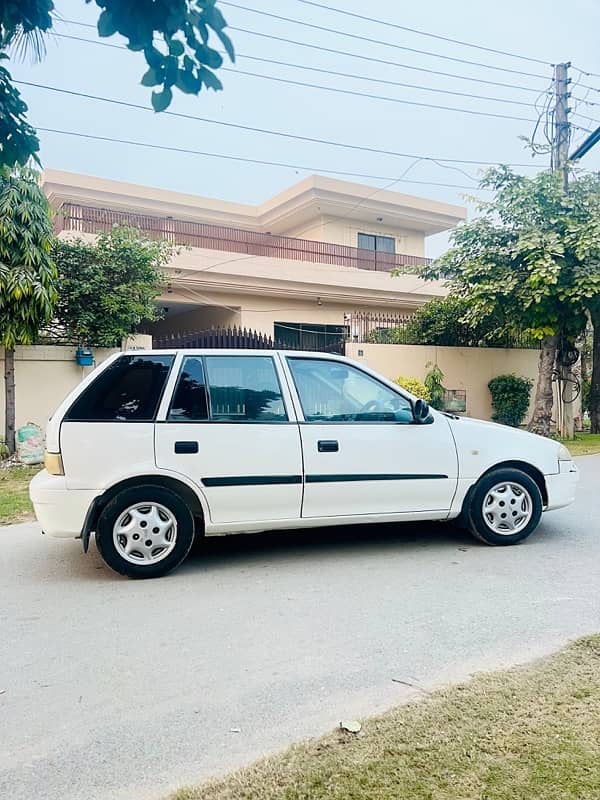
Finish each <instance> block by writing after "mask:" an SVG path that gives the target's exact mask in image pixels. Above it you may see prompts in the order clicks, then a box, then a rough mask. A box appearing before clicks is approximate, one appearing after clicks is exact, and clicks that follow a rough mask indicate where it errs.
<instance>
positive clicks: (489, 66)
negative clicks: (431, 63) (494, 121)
mask: <svg viewBox="0 0 600 800" xmlns="http://www.w3.org/2000/svg"><path fill="white" fill-rule="evenodd" d="M220 3H221V5H223V6H229V7H231V8H237V9H240V10H242V11H249V12H250V13H252V14H260V15H261V16H263V17H269V18H271V19H278V20H281V21H282V22H291V23H293V24H294V25H302V26H303V27H305V28H312V29H313V30H317V31H322V32H324V33H333V34H335V35H338V36H347V37H348V38H350V39H357V40H359V41H361V42H369V44H377V45H380V46H383V47H393V48H395V49H396V50H405V51H407V52H409V53H418V54H420V55H425V56H432V57H433V58H440V59H442V60H444V61H454V62H456V63H458V64H469V65H470V66H473V67H484V68H485V69H495V70H499V71H500V72H510V73H511V74H513V75H525V76H527V77H529V78H539V79H540V80H544V81H545V80H546V79H547V76H546V75H540V74H539V73H536V72H524V71H523V70H518V69H509V68H508V67H497V66H495V65H493V64H484V63H482V62H480V61H470V60H469V59H466V58H455V57H454V56H445V55H441V54H440V53H432V52H431V51H428V50H419V49H417V48H414V47H406V46H405V45H400V44H395V43H393V42H385V41H382V40H381V39H372V38H370V37H369V36H360V35H359V34H356V33H347V32H346V31H340V30H336V29H335V28H327V27H325V26H324V25H315V24H314V23H312V22H304V21H303V20H299V19H293V18H292V17H282V16H280V15H279V14H272V13H271V12H269V11H260V10H258V9H256V8H248V6H241V5H238V4H237V3H232V2H230V0H220Z"/></svg>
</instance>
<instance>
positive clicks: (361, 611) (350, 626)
mask: <svg viewBox="0 0 600 800" xmlns="http://www.w3.org/2000/svg"><path fill="white" fill-rule="evenodd" d="M580 467H581V470H582V486H581V491H580V493H579V498H578V501H577V504H576V505H575V506H574V507H572V508H571V509H567V510H564V511H558V512H553V513H552V514H549V515H547V516H546V517H545V518H544V521H543V523H542V525H541V527H540V529H539V530H538V532H537V534H535V535H534V537H533V538H532V539H530V540H529V541H528V542H527V543H525V544H523V545H521V546H519V547H512V548H498V549H492V548H487V547H484V546H481V545H478V544H477V543H476V542H474V541H473V540H471V539H470V538H468V537H467V536H466V535H464V534H462V533H461V532H459V531H456V530H454V529H452V528H450V527H448V526H441V525H439V526H438V525H420V526H404V527H400V526H390V527H385V528H382V527H378V528H375V529H373V528H369V529H365V528H363V529H345V530H343V531H341V530H338V531H320V532H316V533H312V532H311V533H310V534H286V535H279V534H278V535H270V536H267V535H264V536H260V537H256V536H255V537H230V538H228V539H226V540H219V541H212V542H211V543H210V544H209V545H208V546H204V548H203V549H202V550H200V551H199V552H198V553H197V554H196V555H195V556H194V557H193V558H192V559H191V560H189V561H188V563H187V564H186V565H184V567H183V568H182V569H180V570H179V571H178V572H177V573H175V574H174V575H172V576H171V577H169V578H166V579H162V580H159V581H147V582H134V581H128V580H125V579H121V578H119V577H117V576H115V575H113V574H112V573H111V572H109V571H108V569H106V568H105V567H104V566H103V565H102V563H101V562H100V560H99V558H98V556H97V554H96V553H95V551H93V550H92V552H91V553H90V554H89V555H88V556H87V557H86V556H84V555H83V554H82V553H81V548H80V546H79V543H77V542H71V541H67V542H65V541H62V542H61V541H56V540H47V539H45V538H42V537H41V536H40V534H39V530H38V529H37V527H36V526H35V525H16V526H11V527H7V528H3V529H1V530H0V567H1V569H2V581H1V586H0V624H1V628H0V691H1V690H4V692H3V693H2V694H0V797H6V798H8V797H10V798H11V800H31V798H32V797H36V798H42V797H43V798H44V800H83V799H84V798H85V800H125V799H126V800H147V799H148V800H155V798H157V797H160V796H162V795H163V794H164V793H165V792H167V791H168V790H170V789H172V788H175V787H176V786H178V785H180V784H182V783H185V782H191V781H195V780H197V779H199V778H203V777H205V776H208V775H211V774H215V773H217V772H219V771H222V770H225V769H228V768H230V767H234V766H238V765H240V764H242V763H244V762H246V761H249V760H251V759H254V758H255V757H257V756H260V755H261V754H263V753H265V752H269V751H271V750H273V749H278V748H281V747H283V746H284V745H286V744H287V743H288V742H291V741H294V740H297V739H299V738H302V737H304V736H307V735H313V734H318V733H320V732H321V731H324V730H328V729H330V728H332V727H334V726H335V725H336V724H337V723H338V722H339V721H340V719H341V718H344V717H346V718H347V717H354V716H357V715H366V714H370V713H373V712H375V711H378V710H381V709H384V708H386V707H390V706H392V705H394V704H395V703H397V702H400V701H402V700H404V699H406V697H407V693H408V692H409V691H410V690H409V689H407V688H406V687H403V686H402V685H400V684H398V683H395V682H393V681H392V678H396V679H400V680H406V681H409V682H418V683H419V684H420V685H422V686H427V687H430V686H433V685H436V684H439V683H441V682H445V681H448V680H454V679H457V678H462V677H465V676H467V675H468V674H470V673H471V672H473V671H474V670H480V669H487V668H494V667H497V666H501V665H506V664H512V663H517V662H520V661H524V660H527V659H529V658H532V657H535V656H537V655H540V654H543V653H546V652H549V651H551V650H553V649H555V648H557V647H559V646H560V645H562V644H563V643H564V642H566V641H567V640H569V639H570V638H573V637H575V636H579V635H581V634H585V633H588V632H592V631H598V630H600V593H599V591H598V587H599V586H600V525H599V516H600V515H599V511H600V500H599V497H598V487H599V486H600V456H598V457H594V456H592V457H588V458H583V459H580ZM237 728H239V729H241V732H233V731H232V729H237Z"/></svg>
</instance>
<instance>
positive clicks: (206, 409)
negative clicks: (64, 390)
mask: <svg viewBox="0 0 600 800" xmlns="http://www.w3.org/2000/svg"><path fill="white" fill-rule="evenodd" d="M278 368H279V362H278V360H277V359H276V356H275V354H274V353H262V352H261V353H257V352H251V353H244V354H238V353H235V354H232V353H231V352H227V351H212V352H210V353H205V354H201V353H197V354H194V353H190V354H189V355H188V354H187V353H186V354H184V355H183V356H180V360H179V362H178V374H177V378H176V381H175V385H174V389H173V391H172V393H171V396H170V397H168V398H166V399H165V401H164V402H163V405H162V407H161V412H160V414H159V419H158V421H157V424H156V430H155V449H156V463H157V466H158V467H159V468H163V469H168V470H171V471H174V472H178V473H181V474H184V475H186V476H188V477H189V478H190V479H192V480H193V481H194V482H195V483H197V484H198V485H200V486H202V489H203V491H204V494H205V496H206V498H207V502H208V505H209V512H210V518H211V522H212V523H215V524H241V523H247V522H260V521H265V522H266V523H267V524H268V522H269V521H273V522H275V521H277V520H283V519H298V518H299V517H300V509H301V503H302V453H301V448H300V435H299V431H298V424H297V420H296V418H295V414H294V409H293V404H292V402H291V396H290V392H289V389H288V387H287V384H286V382H285V381H281V380H280V375H279V371H278Z"/></svg>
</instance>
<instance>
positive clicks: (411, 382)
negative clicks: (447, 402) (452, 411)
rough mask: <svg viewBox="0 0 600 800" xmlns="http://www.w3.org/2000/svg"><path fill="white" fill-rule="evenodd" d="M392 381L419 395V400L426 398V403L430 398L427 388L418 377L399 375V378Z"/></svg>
mask: <svg viewBox="0 0 600 800" xmlns="http://www.w3.org/2000/svg"><path fill="white" fill-rule="evenodd" d="M394 383H397V384H398V386H401V387H402V388H403V389H406V391H407V392H410V393H411V394H414V396H415V397H420V398H421V400H427V402H428V403H429V401H430V400H431V394H430V393H429V389H428V388H427V387H426V386H425V384H424V383H423V382H422V381H420V380H419V379H418V378H405V377H404V376H403V375H400V377H399V378H396V380H395V381H394Z"/></svg>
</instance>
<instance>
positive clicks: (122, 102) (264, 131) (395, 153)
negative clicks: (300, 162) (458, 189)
mask: <svg viewBox="0 0 600 800" xmlns="http://www.w3.org/2000/svg"><path fill="white" fill-rule="evenodd" d="M14 82H15V83H17V84H19V85H22V86H31V87H33V88H35V89H44V90H47V91H51V92H57V93H59V94H67V95H71V96H74V97H80V98H83V99H85V100H97V101H99V102H103V103H112V104H114V105H118V106H124V107H125V108H133V109H138V110H141V111H147V112H152V113H154V112H153V111H152V109H151V108H148V107H147V106H143V105H141V104H139V103H131V102H129V101H126V100H117V99H115V98H112V97H102V96H100V95H94V94H88V93H86V92H76V91H74V90H73V89H60V88H58V87H56V86H47V85H44V84H41V83H32V82H30V81H14ZM161 114H162V115H164V116H170V117H178V118H180V119H189V120H194V121H196V122H205V123H207V124H210V125H219V126H222V127H225V128H235V129H237V130H243V131H250V132H252V133H262V134H266V135H268V136H279V137H282V138H284V139H295V140H297V141H300V142H310V143H311V144H325V145H329V146H331V147H342V148H345V149H347V150H360V151H363V152H365V153H376V154H378V155H386V156H397V157H399V158H418V159H420V160H422V161H433V162H443V163H448V164H471V165H474V166H484V167H485V166H496V165H497V164H498V162H497V161H476V160H474V159H466V158H438V157H435V158H434V157H432V156H420V155H416V154H415V153H402V152H399V151H397V150H384V149H380V148H377V147H369V146H367V145H358V144H351V143H349V142H337V141H334V140H332V139H319V138H316V137H312V136H301V135H300V134H296V133H288V132H286V131H275V130H271V129H269V128H256V127H253V126H251V125H241V124H239V123H235V122H225V121H223V120H216V119H211V118H210V117H198V116H194V115H193V114H185V113H183V112H180V111H162V112H161ZM501 163H506V162H501ZM506 166H509V167H534V166H536V165H534V164H519V163H506Z"/></svg>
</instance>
